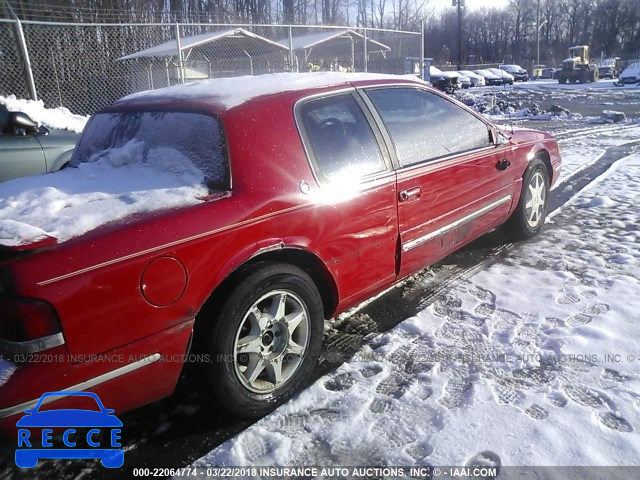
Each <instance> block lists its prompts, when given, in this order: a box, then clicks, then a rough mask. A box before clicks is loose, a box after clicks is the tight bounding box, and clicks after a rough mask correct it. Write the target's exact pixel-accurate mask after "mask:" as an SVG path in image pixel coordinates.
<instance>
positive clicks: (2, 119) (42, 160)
mask: <svg viewBox="0 0 640 480" xmlns="http://www.w3.org/2000/svg"><path fill="white" fill-rule="evenodd" d="M0 132H1V133H0V153H1V155H0V158H1V160H0V182H4V181H6V180H10V179H12V178H17V177H25V176H28V175H37V174H41V173H47V172H55V171H57V170H60V169H61V168H63V167H65V166H66V165H67V163H68V162H69V159H70V158H71V154H72V153H73V148H74V147H75V145H76V142H77V141H78V138H79V137H80V135H78V134H77V133H73V132H68V131H66V130H54V129H51V130H49V129H48V128H45V127H42V126H40V127H39V126H38V124H37V123H36V122H34V121H33V120H31V118H30V117H29V115H27V114H26V113H22V112H9V111H7V110H4V109H0Z"/></svg>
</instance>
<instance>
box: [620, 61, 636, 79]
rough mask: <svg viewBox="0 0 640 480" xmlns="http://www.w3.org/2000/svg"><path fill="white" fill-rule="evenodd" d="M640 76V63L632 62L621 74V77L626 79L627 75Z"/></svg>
mask: <svg viewBox="0 0 640 480" xmlns="http://www.w3.org/2000/svg"><path fill="white" fill-rule="evenodd" d="M638 74H640V62H632V63H630V64H629V65H627V68H625V69H624V70H623V71H622V73H621V74H620V76H621V77H624V76H625V75H630V76H631V75H638Z"/></svg>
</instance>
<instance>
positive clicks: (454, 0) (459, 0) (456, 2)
mask: <svg viewBox="0 0 640 480" xmlns="http://www.w3.org/2000/svg"><path fill="white" fill-rule="evenodd" d="M451 5H452V6H454V7H458V70H461V69H462V7H464V0H451Z"/></svg>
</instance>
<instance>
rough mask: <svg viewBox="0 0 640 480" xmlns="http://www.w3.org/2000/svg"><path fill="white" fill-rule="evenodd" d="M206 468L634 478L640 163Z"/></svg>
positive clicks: (639, 439)
mask: <svg viewBox="0 0 640 480" xmlns="http://www.w3.org/2000/svg"><path fill="white" fill-rule="evenodd" d="M615 167H617V168H614V169H612V170H610V172H609V174H608V176H607V177H606V178H603V179H602V181H600V182H599V183H597V184H596V185H595V186H594V187H593V188H591V189H589V190H588V191H587V192H584V193H583V194H581V195H580V196H578V197H576V200H575V201H574V202H572V203H571V204H570V205H567V206H565V207H563V208H562V210H561V211H560V212H559V213H558V214H557V215H555V216H554V217H553V219H552V221H551V225H549V226H548V228H547V230H546V231H545V232H544V233H543V234H542V235H541V236H539V237H538V238H537V239H535V240H534V241H532V242H529V243H524V244H521V245H518V246H516V247H515V248H513V249H512V250H511V252H510V254H509V255H508V256H507V257H506V259H505V260H503V261H501V262H499V263H496V264H494V265H492V266H490V267H489V268H487V269H485V270H483V271H481V272H480V273H478V274H477V275H475V276H473V277H472V278H471V279H469V280H468V281H465V282H463V283H461V284H459V285H458V286H457V287H455V288H454V289H453V290H451V291H450V292H447V293H446V294H443V295H442V296H441V297H440V298H438V299H437V301H436V302H435V303H434V304H432V305H431V306H430V307H428V308H427V309H426V310H424V311H422V312H421V313H420V314H418V315H417V316H415V317H413V318H410V319H407V320H406V321H405V322H403V323H401V324H400V325H398V326H397V327H396V328H394V329H393V330H391V331H389V332H388V333H385V334H382V335H380V336H378V337H377V338H375V339H374V340H373V341H372V342H371V343H370V344H368V345H367V346H366V347H364V348H363V349H362V350H361V351H360V352H359V353H358V354H356V356H355V357H354V359H353V360H352V361H350V362H348V363H346V364H344V365H342V366H341V367H340V368H339V369H338V370H337V371H336V372H334V373H332V374H330V375H327V376H325V377H323V378H322V379H320V380H319V381H318V382H316V383H315V384H314V385H312V386H311V387H310V388H308V389H307V390H306V391H304V392H303V393H302V394H301V395H299V396H298V397H297V398H296V399H294V400H293V401H291V402H289V403H288V404H286V405H284V406H283V407H281V408H280V409H278V410H277V411H276V412H274V413H273V414H271V415H269V416H267V417H266V418H264V419H262V420H261V421H259V422H258V423H256V424H255V425H253V426H252V427H250V428H248V429H247V430H245V431H244V432H242V433H240V434H239V435H238V436H236V437H235V438H233V439H232V440H230V441H228V442H226V443H225V444H223V445H221V446H220V447H218V448H217V449H215V450H214V451H212V452H211V453H209V454H208V455H206V456H205V457H203V458H201V459H200V460H198V461H197V462H196V463H195V464H196V465H207V464H212V465H271V464H276V465H331V464H335V465H416V464H417V465H425V464H430V465H465V464H467V463H468V462H477V461H479V460H482V461H483V462H484V463H486V464H497V465H638V464H639V463H640V457H639V456H638V452H640V436H639V435H638V429H640V373H639V369H638V365H639V363H640V350H638V344H637V338H638V337H639V336H640V322H639V318H638V312H639V311H640V296H639V295H638V294H639V293H640V280H639V278H640V230H639V229H638V202H639V201H640V188H639V187H638V185H640V154H636V155H632V156H630V157H628V158H626V159H623V160H620V161H619V162H618V163H617V164H616V165H615Z"/></svg>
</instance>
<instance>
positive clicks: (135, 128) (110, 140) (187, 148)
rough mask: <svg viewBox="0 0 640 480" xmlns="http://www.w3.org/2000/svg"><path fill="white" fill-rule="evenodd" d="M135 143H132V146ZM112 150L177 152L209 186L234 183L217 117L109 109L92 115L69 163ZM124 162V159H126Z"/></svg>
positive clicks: (147, 155)
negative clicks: (195, 169)
mask: <svg viewBox="0 0 640 480" xmlns="http://www.w3.org/2000/svg"><path fill="white" fill-rule="evenodd" d="M132 145H133V146H135V147H136V148H135V149H133V148H128V147H130V146H132ZM114 149H124V150H128V151H134V152H135V153H136V155H135V158H132V159H131V158H129V159H126V161H135V162H138V161H139V162H153V161H154V159H156V158H160V157H159V156H158V155H154V153H156V152H162V158H163V160H164V161H166V158H167V156H169V157H171V155H172V153H171V152H173V155H174V156H175V158H176V161H182V160H183V159H184V158H187V159H188V160H189V161H191V162H192V163H193V164H194V165H195V166H196V167H197V168H198V169H199V170H200V171H202V173H203V175H204V178H205V182H206V184H207V186H209V187H210V188H212V189H219V190H227V189H229V187H230V179H229V162H228V159H227V153H226V146H225V142H224V135H223V133H222V127H221V125H220V122H219V120H218V119H217V118H214V117H213V116H211V115H207V114H203V113H195V112H110V113H109V112H107V113H98V114H97V115H94V116H93V117H92V118H91V120H90V121H89V123H88V124H87V127H86V128H85V130H84V132H83V135H82V137H81V139H80V142H79V143H78V146H77V147H76V149H75V150H74V153H73V157H72V160H71V165H78V164H80V163H86V162H94V161H96V160H98V159H100V158H101V157H102V156H104V155H106V154H107V153H108V152H110V151H114ZM123 161H124V160H123Z"/></svg>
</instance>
